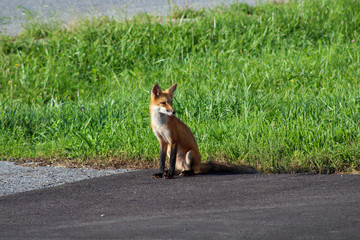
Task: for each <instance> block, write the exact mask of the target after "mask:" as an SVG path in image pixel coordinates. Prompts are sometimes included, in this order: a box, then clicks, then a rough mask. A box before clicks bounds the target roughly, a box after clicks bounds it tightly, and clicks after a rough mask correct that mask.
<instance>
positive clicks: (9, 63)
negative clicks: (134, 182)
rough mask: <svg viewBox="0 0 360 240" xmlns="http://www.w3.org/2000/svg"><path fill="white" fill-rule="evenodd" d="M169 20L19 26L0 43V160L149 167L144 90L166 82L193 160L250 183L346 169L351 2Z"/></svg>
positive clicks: (357, 150) (352, 149)
mask: <svg viewBox="0 0 360 240" xmlns="http://www.w3.org/2000/svg"><path fill="white" fill-rule="evenodd" d="M171 16H172V17H173V18H177V20H173V19H171ZM171 16H170V17H154V16H148V15H138V16H135V17H134V19H131V20H128V21H116V20H113V19H111V18H106V17H103V18H99V19H84V20H81V21H80V22H79V23H77V24H74V25H72V26H68V27H67V28H63V27H58V26H57V25H55V24H47V25H36V24H33V25H31V26H28V27H27V28H26V30H25V31H24V32H23V33H22V34H20V35H18V36H16V37H9V36H1V41H0V61H1V64H0V66H1V69H2V71H1V72H0V92H1V95H0V155H1V156H2V157H3V159H17V158H30V159H32V158H40V159H43V160H44V161H46V160H48V159H52V160H51V161H63V160H64V159H75V161H78V162H79V163H84V164H90V165H93V166H98V167H99V166H102V167H103V166H108V165H116V161H118V160H119V159H121V160H128V161H130V160H144V161H153V160H156V159H157V158H158V143H157V140H156V138H155V136H153V134H152V131H151V128H150V124H149V121H150V120H149V115H148V104H149V95H150V90H151V88H152V86H153V84H155V83H159V84H160V85H161V86H162V87H164V88H167V87H169V86H170V85H171V84H172V83H174V82H177V83H178V84H179V86H178V90H177V92H176V93H175V106H174V107H175V109H176V111H177V113H178V117H179V118H180V119H182V120H183V121H184V122H185V123H186V124H187V125H189V127H190V128H191V129H192V130H193V132H194V134H195V137H196V139H197V141H198V144H199V148H200V152H201V154H202V156H203V158H204V159H208V160H225V161H229V162H234V163H239V164H247V165H251V166H254V167H256V168H257V169H258V170H260V171H264V172H298V171H307V172H326V173H331V172H336V171H350V170H351V169H355V168H359V167H360V164H359V160H360V132H359V120H360V114H359V112H360V97H359V96H360V94H359V93H360V86H359V83H360V81H359V79H360V78H359V77H360V76H359V75H360V64H359V53H360V47H359V43H360V35H359V34H360V4H359V2H358V1H355V0H340V1H330V0H314V1H306V0H305V1H299V2H297V1H291V2H290V3H287V4H281V5H275V4H263V5H259V6H255V7H252V6H248V5H245V4H234V5H231V6H230V7H218V8H216V9H214V10H207V9H201V10H194V9H176V11H175V12H174V13H173V14H172V15H171ZM187 18H188V19H189V20H187V21H185V19H187Z"/></svg>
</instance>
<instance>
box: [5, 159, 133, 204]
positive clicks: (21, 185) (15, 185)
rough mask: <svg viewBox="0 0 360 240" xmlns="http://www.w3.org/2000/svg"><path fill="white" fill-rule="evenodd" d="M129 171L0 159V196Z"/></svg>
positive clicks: (127, 170)
mask: <svg viewBox="0 0 360 240" xmlns="http://www.w3.org/2000/svg"><path fill="white" fill-rule="evenodd" d="M129 171H131V170H129V169H116V170H103V169H101V170H98V169H90V168H65V167H54V166H45V167H43V166H36V165H31V166H22V165H16V164H14V163H13V162H6V161H0V197H1V196H4V195H9V194H13V193H20V192H26V191H30V190H35V189H41V188H46V187H54V186H59V185H62V184H65V183H72V182H77V181H81V180H85V179H90V178H96V177H102V176H108V175H113V174H118V173H124V172H129Z"/></svg>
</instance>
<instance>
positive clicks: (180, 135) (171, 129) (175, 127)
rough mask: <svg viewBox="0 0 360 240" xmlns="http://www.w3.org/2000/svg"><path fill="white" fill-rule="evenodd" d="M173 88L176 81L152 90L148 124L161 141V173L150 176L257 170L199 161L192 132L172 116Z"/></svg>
mask: <svg viewBox="0 0 360 240" xmlns="http://www.w3.org/2000/svg"><path fill="white" fill-rule="evenodd" d="M176 87H177V84H176V83H175V84H174V85H172V86H171V87H170V88H168V89H166V90H165V91H162V90H161V88H160V86H159V85H157V84H155V85H154V87H153V89H152V91H151V101H150V106H149V110H150V116H151V127H152V129H153V131H154V133H155V135H156V137H157V139H158V140H159V142H160V172H159V173H156V174H154V175H153V176H152V177H153V178H162V177H163V178H173V176H174V174H175V169H177V170H180V176H186V175H192V174H199V173H212V172H228V173H256V171H255V170H254V169H252V168H249V167H242V166H237V165H231V164H226V163H217V162H216V163H215V162H209V163H201V156H200V152H199V149H198V146H197V143H196V140H195V137H194V135H193V133H192V132H191V130H190V129H189V127H188V126H186V125H185V123H183V122H182V121H181V120H179V119H178V118H176V117H175V110H174V108H173V98H174V92H175V90H176ZM166 155H167V156H168V157H169V159H170V163H169V170H168V171H165V160H166Z"/></svg>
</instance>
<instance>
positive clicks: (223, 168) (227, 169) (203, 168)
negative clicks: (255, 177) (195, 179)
mask: <svg viewBox="0 0 360 240" xmlns="http://www.w3.org/2000/svg"><path fill="white" fill-rule="evenodd" d="M206 173H233V174H235V173H238V174H256V173H258V172H257V171H256V170H255V169H254V168H252V167H247V166H241V165H235V164H229V163H224V162H207V163H201V165H200V174H206Z"/></svg>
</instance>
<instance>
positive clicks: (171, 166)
mask: <svg viewBox="0 0 360 240" xmlns="http://www.w3.org/2000/svg"><path fill="white" fill-rule="evenodd" d="M176 154H177V144H176V143H173V144H171V153H170V163H169V171H168V173H165V174H164V178H165V179H170V178H173V177H174V173H175V163H176Z"/></svg>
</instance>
